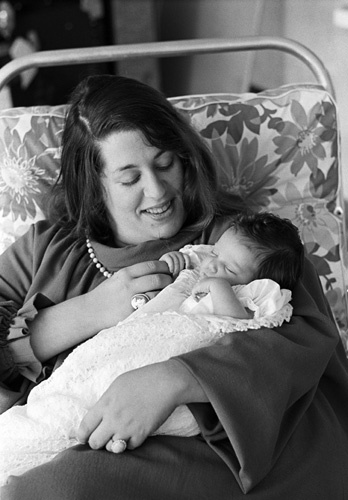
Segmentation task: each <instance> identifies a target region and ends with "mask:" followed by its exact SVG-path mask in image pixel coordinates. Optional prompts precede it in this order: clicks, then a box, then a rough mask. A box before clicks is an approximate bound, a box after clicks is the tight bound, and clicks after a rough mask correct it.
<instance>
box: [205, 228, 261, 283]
mask: <svg viewBox="0 0 348 500" xmlns="http://www.w3.org/2000/svg"><path fill="white" fill-rule="evenodd" d="M257 268H258V263H257V261H256V258H255V254H254V253H253V252H252V251H251V250H250V249H249V248H248V247H247V246H246V244H245V238H244V239H243V237H241V236H240V235H239V234H237V233H236V232H235V231H234V229H233V228H231V229H228V230H227V231H226V232H225V233H224V234H223V235H222V236H221V238H220V239H219V240H218V241H217V242H216V243H215V245H214V248H213V251H212V253H211V255H210V256H209V257H207V258H205V259H204V260H203V262H202V264H201V277H202V278H203V277H209V278H224V279H226V280H227V281H228V282H229V283H230V284H231V285H243V284H246V283H250V281H252V280H253V279H255V276H256V271H257Z"/></svg>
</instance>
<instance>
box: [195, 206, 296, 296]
mask: <svg viewBox="0 0 348 500" xmlns="http://www.w3.org/2000/svg"><path fill="white" fill-rule="evenodd" d="M303 259H304V249H303V244H302V242H301V239H300V236H299V232H298V229H297V228H296V226H294V225H293V224H292V223H291V222H290V221H289V220H288V219H281V218H280V217H277V216H276V215H273V214H270V213H260V214H239V215H237V216H236V217H234V218H233V221H232V224H231V227H230V228H229V229H227V231H225V233H224V234H223V235H222V236H221V238H220V239H219V240H218V241H217V242H216V244H215V246H214V250H213V252H212V255H211V256H210V257H207V259H205V260H204V261H203V263H202V266H201V268H202V271H201V273H202V275H203V276H210V277H212V276H215V277H220V278H225V279H227V280H228V281H229V283H230V284H231V285H236V284H245V283H250V281H252V280H254V279H263V278H268V279H272V280H274V281H276V282H277V283H278V284H279V286H280V287H281V288H288V289H290V290H292V289H293V287H294V286H295V284H296V282H297V281H298V279H299V278H300V276H301V274H302V268H303Z"/></svg>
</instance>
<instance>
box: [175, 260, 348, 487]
mask: <svg viewBox="0 0 348 500" xmlns="http://www.w3.org/2000/svg"><path fill="white" fill-rule="evenodd" d="M292 305H293V307H294V312H293V316H292V319H291V321H290V323H284V324H283V325H282V326H281V327H278V328H274V329H267V328H262V329H260V330H248V331H247V332H234V333H230V334H228V335H226V336H225V337H224V338H222V339H221V340H220V341H219V342H218V343H217V344H215V345H214V346H211V347H207V348H202V349H199V350H197V351H193V352H190V353H186V354H184V355H181V356H179V357H177V358H176V359H177V360H178V361H179V362H181V363H182V364H184V365H185V367H186V368H187V369H188V370H189V371H190V372H191V373H192V375H193V376H194V377H195V378H196V379H197V380H198V382H199V383H200V385H201V386H202V388H203V389H204V391H205V393H206V395H207V397H208V399H209V401H210V404H208V403H207V404H191V405H189V407H190V409H191V411H192V412H193V414H194V416H195V418H196V419H197V421H198V423H199V425H200V428H201V432H202V435H203V437H204V438H205V440H206V441H207V443H208V444H209V445H210V446H211V447H212V448H213V449H214V450H215V451H216V453H217V454H218V455H219V456H220V457H221V458H222V459H223V460H224V461H225V463H226V464H227V465H228V466H229V468H230V469H231V471H232V472H233V474H234V476H235V478H236V480H237V482H238V483H239V485H240V487H241V489H242V491H244V492H248V491H250V490H251V489H252V488H253V487H254V486H255V485H256V484H257V483H259V482H260V481H261V480H262V479H263V478H264V477H265V476H266V475H267V473H268V472H269V471H270V470H271V469H272V467H273V465H274V464H275V462H276V461H277V459H278V458H279V456H280V454H281V452H282V450H283V449H284V447H285V446H286V444H287V443H288V441H289V439H290V438H291V436H292V435H293V433H294V432H295V430H296V427H297V425H298V423H299V422H300V421H301V418H302V417H303V416H304V414H305V412H306V409H307V408H308V407H309V406H310V405H311V402H312V401H313V399H314V398H315V394H316V390H317V387H318V384H319V381H320V379H321V377H322V375H323V373H324V372H325V369H326V367H327V365H328V363H329V361H330V358H331V357H333V356H334V350H335V348H336V345H337V344H338V342H340V340H339V334H338V332H337V329H336V326H335V324H334V322H333V319H332V315H331V313H330V310H329V307H328V305H327V303H326V301H325V297H324V295H323V293H322V290H321V285H320V282H319V278H318V277H317V274H316V272H315V270H314V268H313V266H312V265H311V264H310V263H309V262H306V266H305V273H304V277H303V280H302V281H300V282H299V283H298V284H297V286H296V289H295V290H294V295H293V301H292Z"/></svg>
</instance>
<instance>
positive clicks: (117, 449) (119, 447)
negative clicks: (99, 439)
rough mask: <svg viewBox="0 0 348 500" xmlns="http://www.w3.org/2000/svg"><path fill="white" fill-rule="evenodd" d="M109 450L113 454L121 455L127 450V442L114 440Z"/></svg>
mask: <svg viewBox="0 0 348 500" xmlns="http://www.w3.org/2000/svg"><path fill="white" fill-rule="evenodd" d="M110 448H111V451H112V452H113V453H123V452H124V451H125V450H126V449H127V442H126V441H125V440H124V439H115V441H112V445H111V447H110Z"/></svg>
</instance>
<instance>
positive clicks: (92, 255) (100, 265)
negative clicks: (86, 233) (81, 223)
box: [86, 238, 113, 278]
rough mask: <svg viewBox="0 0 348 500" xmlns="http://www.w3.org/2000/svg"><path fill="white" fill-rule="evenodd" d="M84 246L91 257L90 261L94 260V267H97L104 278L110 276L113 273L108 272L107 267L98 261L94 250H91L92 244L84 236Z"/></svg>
mask: <svg viewBox="0 0 348 500" xmlns="http://www.w3.org/2000/svg"><path fill="white" fill-rule="evenodd" d="M86 246H87V251H88V253H89V256H90V258H91V259H92V261H93V262H94V264H95V265H96V268H97V269H99V271H100V272H101V273H102V274H103V275H104V276H105V277H106V278H111V276H112V274H113V273H110V272H109V271H108V270H107V269H105V267H104V266H103V265H102V264H101V263H100V262H99V260H98V259H97V257H96V255H95V253H94V250H93V247H92V244H91V243H90V241H89V238H86Z"/></svg>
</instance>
